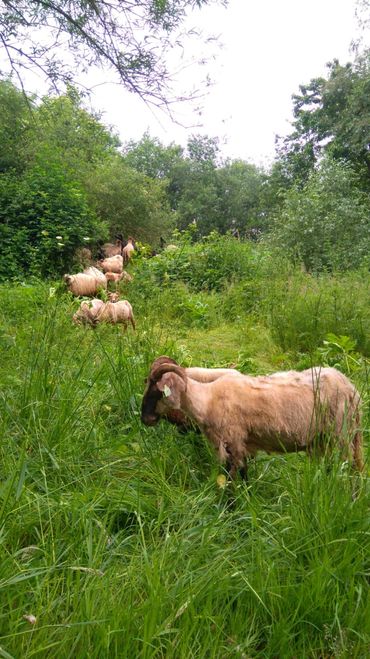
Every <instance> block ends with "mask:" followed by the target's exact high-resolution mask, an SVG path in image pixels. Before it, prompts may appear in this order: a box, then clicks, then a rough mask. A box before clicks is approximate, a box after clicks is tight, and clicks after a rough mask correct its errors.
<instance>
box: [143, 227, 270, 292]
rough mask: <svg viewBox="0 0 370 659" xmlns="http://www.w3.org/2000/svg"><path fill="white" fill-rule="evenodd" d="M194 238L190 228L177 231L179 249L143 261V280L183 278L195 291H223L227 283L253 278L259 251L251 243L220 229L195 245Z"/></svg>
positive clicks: (165, 283)
mask: <svg viewBox="0 0 370 659" xmlns="http://www.w3.org/2000/svg"><path fill="white" fill-rule="evenodd" d="M190 237H191V233H190V232H189V231H186V232H183V233H180V232H177V233H175V234H174V237H173V242H174V243H177V245H176V249H167V250H164V251H163V252H161V254H158V255H157V256H156V257H155V258H153V259H150V260H148V261H145V262H143V263H142V266H141V269H140V274H139V276H140V281H141V283H142V284H144V282H146V283H147V285H148V286H150V285H153V284H157V285H160V286H161V287H163V286H165V287H166V286H171V285H173V283H174V282H179V281H180V282H183V283H186V284H187V285H188V286H189V288H190V289H191V290H193V291H207V290H208V291H213V290H215V291H221V290H222V289H223V287H224V285H225V284H226V283H230V282H232V281H241V280H243V279H247V278H250V277H253V273H254V270H255V267H256V259H257V253H256V251H255V250H254V248H253V246H252V245H251V244H250V243H247V242H243V243H242V242H239V241H238V240H236V239H235V238H232V237H231V236H220V235H219V234H218V233H216V232H212V233H211V234H210V235H209V236H207V237H205V238H203V239H202V240H201V241H199V242H197V243H195V244H191V242H190ZM171 242H172V241H171Z"/></svg>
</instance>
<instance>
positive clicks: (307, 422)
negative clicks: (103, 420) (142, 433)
mask: <svg viewBox="0 0 370 659" xmlns="http://www.w3.org/2000/svg"><path fill="white" fill-rule="evenodd" d="M359 407H360V396H359V394H358V392H357V390H356V389H355V387H354V386H353V384H352V383H351V382H350V381H349V380H348V379H347V378H346V377H345V376H344V375H343V374H342V373H340V372H339V371H337V370H336V369H334V368H320V367H315V368H312V369H307V370H306V371H302V372H296V371H289V372H283V373H275V374H273V375H271V376H258V377H252V376H246V375H244V376H242V375H240V376H238V377H235V375H230V374H227V375H222V376H221V377H219V378H217V379H216V380H213V381H211V382H206V383H204V382H203V383H202V382H197V381H196V380H194V379H192V378H190V377H189V376H188V374H187V373H186V371H185V369H183V368H181V367H180V366H178V365H177V364H169V363H163V364H161V365H160V366H159V367H158V368H157V369H156V370H155V371H154V372H153V373H152V374H151V376H150V380H149V383H148V385H147V388H146V391H145V393H144V398H143V403H142V421H143V422H144V423H145V424H146V425H154V424H155V423H157V422H158V420H159V418H160V415H163V414H166V413H167V412H168V411H169V410H175V411H177V412H178V411H180V412H181V413H183V414H185V415H186V416H187V417H190V418H191V419H193V421H195V423H196V424H197V425H198V426H199V427H200V428H201V430H202V432H203V433H204V434H205V435H206V437H207V438H208V439H209V440H210V442H211V443H212V444H213V445H214V446H215V448H216V450H217V452H218V455H219V458H220V461H221V462H222V463H225V462H226V463H227V465H228V468H229V471H230V475H231V476H232V477H233V476H235V475H236V472H237V471H238V469H243V470H244V469H245V465H246V460H247V459H248V458H250V457H254V456H255V455H256V453H257V452H258V451H260V450H263V451H266V452H267V453H270V452H288V453H289V452H295V451H306V452H307V453H312V452H314V451H316V452H317V453H325V452H326V451H327V450H328V449H329V448H330V442H331V439H334V438H335V439H336V441H337V443H338V444H339V448H340V450H341V452H342V454H344V455H346V457H348V458H350V459H351V460H353V462H354V464H355V466H356V467H357V468H358V469H359V470H362V468H363V461H362V434H361V430H360V409H359Z"/></svg>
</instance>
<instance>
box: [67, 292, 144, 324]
mask: <svg viewBox="0 0 370 659" xmlns="http://www.w3.org/2000/svg"><path fill="white" fill-rule="evenodd" d="M73 322H74V323H75V324H76V325H79V324H80V323H84V324H87V325H91V326H92V327H96V325H97V324H98V323H102V322H103V323H111V324H112V325H117V324H123V325H124V326H125V327H127V324H128V323H129V322H130V323H131V325H132V327H133V328H134V329H135V319H134V314H133V311H132V306H131V304H130V303H129V302H128V301H127V300H120V301H119V302H103V301H102V300H98V299H94V300H91V301H90V303H88V302H81V305H80V308H79V309H78V311H77V312H76V313H75V314H74V316H73Z"/></svg>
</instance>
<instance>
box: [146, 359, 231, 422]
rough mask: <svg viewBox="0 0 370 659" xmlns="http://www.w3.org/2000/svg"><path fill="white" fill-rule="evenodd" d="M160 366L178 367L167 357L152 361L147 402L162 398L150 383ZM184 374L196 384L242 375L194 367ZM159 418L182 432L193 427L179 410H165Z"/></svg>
mask: <svg viewBox="0 0 370 659" xmlns="http://www.w3.org/2000/svg"><path fill="white" fill-rule="evenodd" d="M162 364H175V365H177V366H178V364H177V362H176V361H175V360H174V359H172V358H171V357H167V355H161V357H157V359H155V360H154V362H153V363H152V365H151V367H150V372H149V376H148V378H147V379H146V390H145V394H144V398H145V397H146V398H147V401H148V402H149V400H150V398H151V397H153V400H155V401H158V399H159V398H161V397H162V396H161V394H159V396H158V389H157V386H156V385H155V384H153V382H152V375H153V373H154V372H155V371H156V369H157V368H158V367H159V366H162ZM185 373H186V375H187V376H188V377H189V378H192V380H196V381H197V382H213V381H214V380H217V379H218V378H220V377H221V376H223V375H242V374H241V373H240V372H239V371H236V370H235V369H232V368H201V367H196V366H193V367H188V368H185ZM160 416H162V417H163V418H165V419H166V420H167V421H169V423H172V424H174V425H175V426H177V427H178V428H179V429H180V430H182V431H185V430H187V429H190V428H193V427H194V424H193V422H192V421H191V419H189V418H188V417H187V416H186V415H185V414H184V413H183V412H181V410H173V409H168V408H165V409H163V411H162V413H161V414H160ZM198 430H199V429H198Z"/></svg>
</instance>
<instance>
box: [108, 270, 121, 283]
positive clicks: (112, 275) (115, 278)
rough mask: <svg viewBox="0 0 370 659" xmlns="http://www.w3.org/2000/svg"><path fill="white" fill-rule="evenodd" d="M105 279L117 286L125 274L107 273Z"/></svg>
mask: <svg viewBox="0 0 370 659" xmlns="http://www.w3.org/2000/svg"><path fill="white" fill-rule="evenodd" d="M105 277H106V280H107V281H113V282H114V283H116V284H117V283H118V282H119V281H121V279H122V277H123V272H106V273H105Z"/></svg>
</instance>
